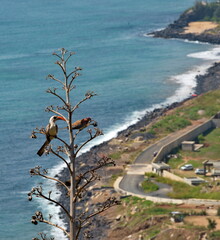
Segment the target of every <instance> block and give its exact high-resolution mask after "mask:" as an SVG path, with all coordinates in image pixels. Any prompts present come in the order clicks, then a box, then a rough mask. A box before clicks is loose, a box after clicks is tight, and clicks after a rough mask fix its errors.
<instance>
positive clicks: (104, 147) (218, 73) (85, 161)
mask: <svg viewBox="0 0 220 240" xmlns="http://www.w3.org/2000/svg"><path fill="white" fill-rule="evenodd" d="M193 20H195V19H194V16H193V15H191V14H186V13H184V14H182V15H181V16H180V18H179V19H178V20H177V21H175V22H174V23H173V24H170V25H169V26H168V27H167V28H166V29H164V30H161V31H156V32H153V33H151V34H153V36H154V37H162V38H181V39H188V40H192V41H201V42H208V43H212V44H220V34H219V35H218V34H216V35H215V36H213V35H212V36H210V34H208V33H205V32H204V33H203V34H200V35H196V34H183V28H184V27H185V26H187V24H188V23H189V22H191V21H193ZM196 81H197V86H196V87H195V89H194V92H195V93H196V94H197V95H200V94H203V93H205V92H208V91H211V90H215V89H218V88H220V62H216V63H214V64H213V66H212V67H210V68H209V69H208V70H207V72H206V74H204V75H197V76H196ZM189 99H190V98H189ZM189 99H185V100H184V101H182V102H175V103H173V104H170V105H169V106H164V107H162V108H158V109H155V110H153V111H152V112H146V114H145V116H144V117H143V118H142V119H140V120H139V121H138V122H137V123H136V124H133V125H131V126H129V127H128V128H127V129H125V130H123V131H121V132H119V133H118V135H117V137H116V139H117V140H119V141H120V140H122V139H134V138H137V137H141V138H142V139H144V140H149V139H151V138H153V137H154V136H152V134H150V133H146V132H142V131H141V129H142V128H143V127H146V126H147V125H148V124H150V123H151V122H152V121H153V120H155V119H156V118H158V117H160V116H162V115H163V114H165V113H166V112H167V111H169V110H171V109H174V108H176V107H178V106H180V105H181V104H183V103H184V102H185V101H188V100H189ZM110 141H111V140H109V141H106V142H103V143H102V144H100V145H98V146H94V147H92V148H91V149H90V151H88V152H86V153H83V154H82V155H81V156H79V157H78V158H77V168H78V171H80V172H83V171H86V170H88V169H89V168H90V167H91V166H93V165H94V164H95V163H96V162H97V161H98V159H99V158H100V154H105V155H108V153H110V152H112V151H114V150H117V151H118V149H119V147H120V146H119V145H120V144H117V143H116V144H109V143H110ZM57 177H59V178H60V180H62V181H64V182H66V181H68V180H69V179H68V178H69V176H68V171H67V169H63V170H62V172H61V173H60V174H59V176H57ZM58 188H59V190H60V192H61V196H62V197H61V198H60V202H61V203H62V204H63V205H64V206H66V207H67V208H68V206H69V198H68V197H66V192H65V189H63V188H62V187H60V186H59V185H58ZM105 191H106V188H103V187H98V188H97V187H94V186H93V187H90V188H89V190H88V192H87V193H86V195H85V197H84V198H83V200H82V201H81V202H80V203H79V208H83V207H84V208H85V206H88V207H89V209H90V210H91V211H92V210H94V209H95V208H96V207H97V206H96V204H94V203H92V201H91V199H92V196H95V195H96V194H97V192H105ZM107 191H109V192H110V194H114V189H107ZM87 203H89V205H86V204H87ZM60 218H62V219H64V222H66V223H67V224H68V221H67V219H66V218H65V214H64V213H62V212H61V213H60ZM92 223H93V224H92V227H90V226H89V227H88V229H89V230H93V229H95V231H92V233H93V237H94V239H97V240H101V239H105V232H106V230H107V229H108V228H109V226H110V222H109V220H108V219H106V218H105V217H103V216H100V215H99V216H96V217H95V218H94V219H93V220H92Z"/></svg>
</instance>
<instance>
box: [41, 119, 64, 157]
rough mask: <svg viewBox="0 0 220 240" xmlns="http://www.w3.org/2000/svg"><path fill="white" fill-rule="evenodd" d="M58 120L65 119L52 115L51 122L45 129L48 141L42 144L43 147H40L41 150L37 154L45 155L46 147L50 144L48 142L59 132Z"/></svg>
mask: <svg viewBox="0 0 220 240" xmlns="http://www.w3.org/2000/svg"><path fill="white" fill-rule="evenodd" d="M57 120H63V121H65V119H64V118H63V117H60V116H52V117H51V118H50V120H49V124H48V125H47V127H46V129H45V135H46V141H45V143H44V144H43V145H42V147H41V148H40V149H39V151H38V152H37V154H38V155H39V156H42V155H43V153H44V150H45V148H46V147H47V146H48V144H49V143H50V142H51V140H53V139H54V138H56V136H57V133H58V126H57V125H56V121H57Z"/></svg>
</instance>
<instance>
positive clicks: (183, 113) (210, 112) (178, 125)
mask: <svg viewBox="0 0 220 240" xmlns="http://www.w3.org/2000/svg"><path fill="white" fill-rule="evenodd" d="M219 109H220V90H215V91H211V92H208V93H206V94H203V95H201V96H198V97H197V98H194V99H192V100H190V101H188V102H187V105H183V106H180V107H179V108H177V109H175V110H174V111H173V113H172V115H167V116H164V117H162V118H160V120H159V121H157V122H156V123H154V124H153V125H152V126H151V128H150V129H149V131H150V132H151V133H153V134H157V135H163V134H167V133H171V132H175V131H177V130H180V129H182V128H185V127H187V126H189V125H191V121H192V120H199V119H201V118H207V119H208V118H210V117H212V116H214V115H215V114H216V113H217V112H219ZM199 110H204V114H203V115H199V114H198V111H199Z"/></svg>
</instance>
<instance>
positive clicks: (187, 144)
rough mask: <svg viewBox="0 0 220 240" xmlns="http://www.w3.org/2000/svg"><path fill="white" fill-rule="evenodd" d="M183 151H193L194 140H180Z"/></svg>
mask: <svg viewBox="0 0 220 240" xmlns="http://www.w3.org/2000/svg"><path fill="white" fill-rule="evenodd" d="M182 150H183V151H194V150H195V141H184V142H182Z"/></svg>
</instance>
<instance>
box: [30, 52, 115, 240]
mask: <svg viewBox="0 0 220 240" xmlns="http://www.w3.org/2000/svg"><path fill="white" fill-rule="evenodd" d="M53 55H54V56H55V57H57V58H58V61H57V62H56V64H57V65H58V66H59V67H60V69H61V71H62V73H63V79H59V78H56V77H55V76H54V75H51V74H50V75H48V78H49V79H51V80H53V81H55V82H57V84H58V85H61V87H62V90H63V91H64V94H65V96H64V97H63V95H62V94H60V93H58V91H57V90H58V88H53V89H52V88H51V89H48V90H47V93H49V94H52V95H54V96H55V97H57V98H58V99H59V101H61V103H62V106H57V107H54V106H49V107H47V108H46V111H48V112H52V113H53V114H56V116H54V117H55V118H53V117H52V118H53V119H52V118H51V119H52V123H51V119H50V123H49V124H48V126H47V127H46V128H36V129H35V130H34V131H33V132H32V135H31V137H32V138H37V135H38V134H44V135H45V136H46V142H45V143H46V144H45V145H44V146H42V147H43V148H42V149H41V150H42V152H43V153H45V154H53V155H54V156H55V157H57V158H59V159H60V160H61V161H63V162H64V163H65V164H66V167H67V169H68V172H69V178H70V184H67V183H66V182H63V181H61V180H60V179H58V178H56V177H51V176H49V175H48V171H47V170H46V169H42V167H41V166H37V167H34V168H32V169H31V170H30V174H31V176H40V177H43V178H45V179H49V180H52V181H54V182H55V183H58V184H59V185H61V186H62V187H63V188H65V189H66V192H67V195H68V197H69V208H67V207H66V206H64V205H63V204H61V203H60V202H59V201H58V200H55V199H53V198H52V196H51V194H52V191H49V192H48V193H47V194H45V193H44V192H43V188H42V186H38V187H34V188H32V189H31V191H30V192H29V193H28V199H29V200H30V201H31V200H32V197H33V196H36V197H40V198H43V199H46V200H48V201H50V202H52V203H54V204H56V205H57V206H59V207H60V208H61V209H62V210H63V211H64V213H65V214H66V215H67V218H68V219H69V231H68V230H67V229H65V228H64V227H61V226H59V225H57V224H55V223H53V222H52V220H51V215H50V216H49V217H48V219H46V218H45V217H44V216H43V213H42V212H40V211H37V212H35V214H34V215H33V216H32V220H31V222H32V223H33V224H35V225H37V224H38V223H39V222H40V223H46V224H49V225H51V226H54V227H56V228H58V229H60V230H61V231H63V233H64V234H65V235H66V236H67V237H68V238H69V239H70V240H77V239H79V237H80V235H81V234H82V231H81V230H82V229H83V227H85V226H86V225H87V224H88V223H89V222H90V219H91V218H92V217H94V216H96V215H98V214H100V213H101V212H103V211H105V210H107V209H109V208H110V207H111V206H114V205H116V204H119V201H118V200H117V199H116V198H109V199H107V200H106V201H105V202H102V203H101V204H100V206H99V208H97V209H96V210H94V212H92V213H91V212H88V211H87V210H86V209H85V210H84V211H81V212H79V213H78V212H76V206H77V204H78V202H79V200H80V199H81V198H83V196H84V194H85V192H86V190H87V187H88V186H90V185H91V183H94V181H96V180H99V179H100V176H99V174H98V171H99V170H100V169H101V168H103V167H106V166H109V165H115V163H114V161H113V160H112V159H110V158H108V157H106V156H102V157H100V160H99V161H98V162H97V163H96V164H95V165H93V166H90V168H89V170H86V171H84V172H83V173H82V172H80V173H77V168H76V157H77V155H78V154H79V152H80V151H81V150H82V148H83V147H84V146H85V145H86V144H88V143H89V142H91V141H92V140H93V139H95V138H96V137H98V136H100V135H102V131H101V130H100V129H99V128H97V122H96V121H94V120H92V119H91V118H83V119H81V120H78V121H76V122H73V121H72V119H73V115H74V112H75V110H76V109H78V108H79V107H80V106H81V104H82V103H83V102H85V101H86V100H88V99H91V98H92V97H94V96H95V95H96V94H95V93H94V92H91V91H89V92H87V93H86V94H85V96H84V98H83V99H82V100H80V101H79V102H78V103H77V104H76V105H74V106H73V105H72V104H71V91H72V90H73V89H75V86H74V85H73V84H74V82H75V80H76V78H77V77H78V76H79V75H80V73H79V72H80V71H81V70H82V69H81V68H80V67H75V68H74V69H73V70H72V71H70V73H67V62H68V60H69V59H70V58H71V56H72V55H74V53H73V52H68V51H67V50H66V49H64V48H62V49H61V53H60V54H57V53H53ZM57 117H59V118H60V119H62V120H64V121H65V122H66V124H67V127H66V130H67V134H68V135H69V137H68V138H69V141H65V140H63V139H61V138H59V137H58V136H57V126H56V124H55V120H57ZM54 119H55V120H54ZM51 124H52V125H51ZM86 128H87V132H88V139H87V140H86V141H85V142H83V143H82V144H81V145H76V144H75V141H76V138H77V136H78V134H79V133H80V132H81V131H83V130H84V129H86ZM73 130H75V131H76V132H74V131H73ZM54 138H55V139H56V140H58V141H59V142H60V144H61V145H60V146H58V147H57V148H56V149H53V147H52V145H50V141H51V140H52V139H54ZM41 154H42V153H41ZM41 154H39V156H41ZM39 236H40V238H33V240H39V239H42V240H46V239H47V236H46V234H44V233H39ZM89 237H90V236H89V234H88V233H87V236H84V239H85V238H89ZM50 239H51V240H53V239H54V238H50Z"/></svg>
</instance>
